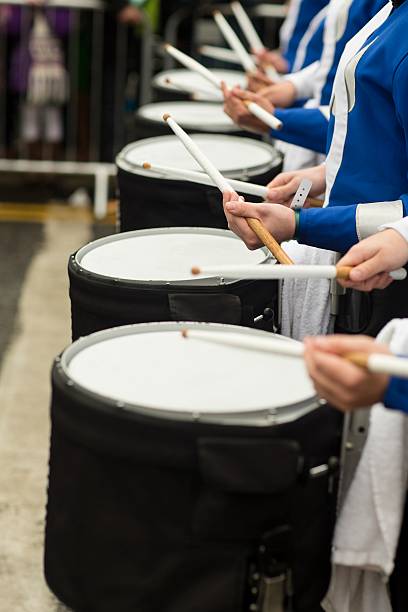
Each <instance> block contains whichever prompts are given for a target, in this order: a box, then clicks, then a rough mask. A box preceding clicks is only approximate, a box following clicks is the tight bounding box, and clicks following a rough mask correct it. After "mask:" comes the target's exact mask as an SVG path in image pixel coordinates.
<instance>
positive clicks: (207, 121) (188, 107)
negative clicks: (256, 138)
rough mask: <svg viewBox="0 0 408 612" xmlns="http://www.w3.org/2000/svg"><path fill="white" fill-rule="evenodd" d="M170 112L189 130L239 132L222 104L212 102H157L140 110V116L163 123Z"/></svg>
mask: <svg viewBox="0 0 408 612" xmlns="http://www.w3.org/2000/svg"><path fill="white" fill-rule="evenodd" d="M165 113H169V114H170V115H171V116H172V117H173V119H175V121H177V123H178V124H179V125H181V126H182V127H183V128H185V129H186V130H189V131H193V130H199V131H201V132H216V133H219V132H239V131H240V128H239V127H238V126H236V125H235V123H234V122H233V121H232V120H231V119H230V118H229V117H228V115H226V114H225V113H224V110H223V107H222V105H221V104H212V103H210V102H207V103H206V102H156V103H155V104H146V105H145V106H142V107H141V108H140V109H139V110H138V113H137V114H138V116H140V117H142V118H143V119H149V120H150V121H155V122H157V123H160V124H161V125H162V124H163V115H164V114H165Z"/></svg>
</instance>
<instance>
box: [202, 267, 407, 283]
mask: <svg viewBox="0 0 408 612" xmlns="http://www.w3.org/2000/svg"><path fill="white" fill-rule="evenodd" d="M352 269H353V268H352V267H351V266H323V265H322V266H321V265H293V266H268V265H263V266H259V265H256V266H241V265H238V266H194V267H193V268H192V269H191V273H192V274H193V275H198V274H201V275H205V276H219V277H224V278H230V279H242V278H246V279H264V280H273V279H286V278H327V279H329V280H332V279H336V278H337V279H343V280H348V279H349V277H350V272H351V270H352ZM389 275H390V277H391V278H392V279H393V280H404V279H405V278H406V277H407V272H406V270H405V269H404V268H398V269H397V270H393V271H392V272H389Z"/></svg>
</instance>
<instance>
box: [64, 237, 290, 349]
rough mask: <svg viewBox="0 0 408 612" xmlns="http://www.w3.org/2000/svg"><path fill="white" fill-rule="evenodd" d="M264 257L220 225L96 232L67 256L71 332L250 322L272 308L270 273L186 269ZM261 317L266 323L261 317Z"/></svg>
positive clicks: (273, 296) (262, 260) (273, 290)
mask: <svg viewBox="0 0 408 612" xmlns="http://www.w3.org/2000/svg"><path fill="white" fill-rule="evenodd" d="M215 263H218V264H225V265H228V264H231V263H234V264H239V263H241V264H259V265H265V264H269V263H271V259H270V255H269V252H268V251H267V249H259V250H257V251H248V249H247V248H246V247H245V245H244V244H243V242H242V241H241V240H239V238H237V237H236V236H235V235H234V234H233V233H232V232H229V231H225V230H215V229H214V230H212V229H198V228H172V229H155V230H141V231H136V232H127V233H124V234H116V235H113V236H108V237H107V238H102V239H100V240H96V241H95V242H92V243H90V244H88V245H87V246H85V247H83V248H82V249H80V250H79V251H78V252H77V253H76V254H75V255H72V257H71V258H70V260H69V265H68V273H69V277H70V297H71V310H72V335H73V339H76V338H78V337H80V336H84V335H87V334H90V333H92V332H94V331H98V330H101V329H107V328H109V327H116V326H118V325H127V324H130V323H145V322H150V321H211V322H215V323H231V324H235V325H248V326H254V320H255V319H257V320H260V321H262V320H263V319H262V317H263V314H264V312H265V311H266V313H267V317H268V318H269V323H268V325H269V327H271V326H273V319H274V316H273V313H275V312H277V306H276V302H277V296H278V283H277V282H276V281H249V280H242V281H229V280H228V279H224V278H208V277H200V276H197V277H192V275H191V267H192V266H194V265H196V264H197V265H213V264H215ZM265 324H266V323H265Z"/></svg>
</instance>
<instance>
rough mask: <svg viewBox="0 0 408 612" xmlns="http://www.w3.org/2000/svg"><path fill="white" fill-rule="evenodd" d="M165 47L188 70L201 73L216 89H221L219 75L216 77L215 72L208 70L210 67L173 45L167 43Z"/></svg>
mask: <svg viewBox="0 0 408 612" xmlns="http://www.w3.org/2000/svg"><path fill="white" fill-rule="evenodd" d="M164 48H165V50H166V51H167V53H168V54H169V55H171V56H172V57H173V58H174V59H175V60H177V61H178V62H180V64H182V65H183V66H184V67H185V68H188V70H192V71H193V72H197V73H198V74H201V76H202V77H203V78H204V79H206V80H207V81H208V82H209V83H211V84H212V85H213V86H214V87H215V88H216V89H220V87H221V84H220V82H219V80H218V79H217V77H215V76H214V75H213V73H212V72H211V71H210V70H208V68H206V67H205V66H203V65H202V64H200V62H197V61H196V60H195V59H193V58H192V57H190V56H189V55H186V54H185V53H183V52H182V51H179V50H178V49H176V48H175V47H173V46H172V45H169V44H166V45H164Z"/></svg>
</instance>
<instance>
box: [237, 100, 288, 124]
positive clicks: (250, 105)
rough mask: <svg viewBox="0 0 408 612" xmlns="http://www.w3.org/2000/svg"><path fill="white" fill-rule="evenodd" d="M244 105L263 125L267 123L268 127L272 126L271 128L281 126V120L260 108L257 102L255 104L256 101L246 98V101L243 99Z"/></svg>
mask: <svg viewBox="0 0 408 612" xmlns="http://www.w3.org/2000/svg"><path fill="white" fill-rule="evenodd" d="M245 105H246V107H247V109H248V110H249V112H250V113H251V115H254V117H257V118H258V119H259V120H260V121H262V122H263V123H265V125H269V127H270V128H272V129H273V130H281V129H282V127H283V123H282V121H280V120H279V119H277V118H276V117H275V116H274V115H272V114H271V113H268V111H266V110H265V109H264V108H262V106H259V104H256V102H250V101H249V100H248V101H245Z"/></svg>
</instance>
